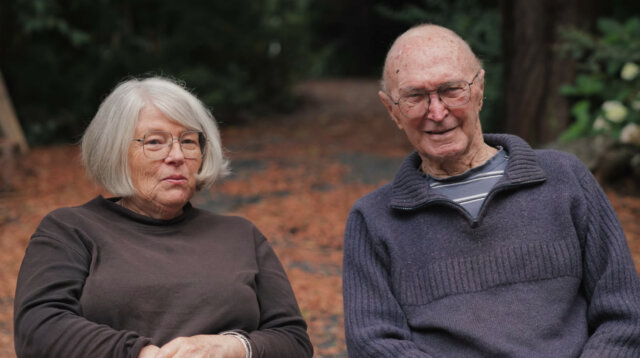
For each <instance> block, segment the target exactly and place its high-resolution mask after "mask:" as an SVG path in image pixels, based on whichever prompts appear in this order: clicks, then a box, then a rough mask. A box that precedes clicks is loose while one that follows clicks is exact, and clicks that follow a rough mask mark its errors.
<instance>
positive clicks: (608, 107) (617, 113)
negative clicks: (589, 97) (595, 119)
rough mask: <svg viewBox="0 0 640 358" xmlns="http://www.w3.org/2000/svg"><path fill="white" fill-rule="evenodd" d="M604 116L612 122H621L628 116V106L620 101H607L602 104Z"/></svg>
mask: <svg viewBox="0 0 640 358" xmlns="http://www.w3.org/2000/svg"><path fill="white" fill-rule="evenodd" d="M602 110H603V111H604V116H605V117H607V119H609V120H610V121H612V122H616V123H620V122H622V120H623V119H624V118H625V117H626V116H627V107H625V106H624V105H623V104H622V103H620V102H619V101H606V102H604V103H603V104H602Z"/></svg>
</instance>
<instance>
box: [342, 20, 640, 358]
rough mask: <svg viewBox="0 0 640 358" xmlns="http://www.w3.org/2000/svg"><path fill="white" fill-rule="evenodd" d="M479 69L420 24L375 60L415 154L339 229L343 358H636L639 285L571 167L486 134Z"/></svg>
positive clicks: (578, 167)
mask: <svg viewBox="0 0 640 358" xmlns="http://www.w3.org/2000/svg"><path fill="white" fill-rule="evenodd" d="M484 79H485V71H484V70H483V69H482V65H481V63H480V61H479V60H478V59H477V58H476V56H475V55H474V54H473V52H472V51H471V49H470V48H469V46H468V45H467V44H466V43H465V42H464V41H463V40H462V39H461V38H460V37H459V36H457V35H456V34H455V33H453V32H452V31H450V30H448V29H445V28H442V27H439V26H435V25H421V26H418V27H415V28H412V29H410V30H409V31H407V32H406V33H404V34H403V35H401V36H400V37H399V38H398V39H397V40H396V41H395V43H394V44H393V46H392V47H391V49H390V51H389V53H388V55H387V59H386V62H385V68H384V73H383V86H382V90H381V91H380V92H379V95H380V99H381V100H382V103H383V104H384V105H385V107H386V108H387V110H388V112H389V114H390V115H391V118H392V119H393V121H394V122H395V123H396V125H397V126H398V128H400V129H401V130H403V131H404V132H405V134H406V135H407V138H408V139H409V141H410V142H411V144H412V145H413V147H414V148H415V152H414V153H412V154H410V155H409V156H408V157H407V158H406V159H405V160H404V162H403V163H402V165H401V167H400V169H399V170H398V172H397V173H396V176H395V178H394V180H393V182H391V183H390V184H387V185H385V186H383V187H381V188H380V189H378V190H376V191H374V192H372V193H370V194H369V195H367V196H365V197H363V198H362V199H360V200H359V201H358V202H357V203H356V204H355V205H354V206H353V208H352V210H351V213H350V214H349V219H348V221H347V226H346V230H345V244H344V304H345V326H346V339H347V346H348V349H349V357H351V358H357V357H375V358H381V357H394V358H400V357H402V358H406V357H456V358H458V357H523V358H524V357H526V358H534V357H545V358H548V357H554V358H561V357H600V358H601V357H629V358H631V357H640V279H639V278H638V274H637V272H636V270H635V267H634V264H633V261H632V259H631V255H630V253H629V248H628V246H627V243H626V240H625V237H624V233H623V231H622V229H621V226H620V223H619V221H618V219H617V218H616V215H615V213H614V211H613V209H612V207H611V205H610V204H609V202H608V201H607V198H606V196H605V194H604V193H603V191H602V190H601V188H600V187H599V186H598V184H597V182H596V181H595V180H594V178H593V176H592V175H591V173H590V172H589V171H588V170H587V169H586V168H585V167H584V166H583V165H582V164H581V163H580V162H579V161H578V160H577V159H576V158H575V157H573V156H570V155H568V154H565V153H562V152H558V151H550V150H533V149H531V147H530V146H529V145H528V144H527V143H525V142H524V141H523V140H522V139H520V138H518V137H515V136H512V135H506V134H501V135H483V134H482V129H481V125H480V117H479V113H480V110H481V108H482V99H483V90H484Z"/></svg>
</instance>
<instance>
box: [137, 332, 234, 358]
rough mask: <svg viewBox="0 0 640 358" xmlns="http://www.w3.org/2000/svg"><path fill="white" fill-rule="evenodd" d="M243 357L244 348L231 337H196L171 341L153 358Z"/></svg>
mask: <svg viewBox="0 0 640 358" xmlns="http://www.w3.org/2000/svg"><path fill="white" fill-rule="evenodd" d="M145 348H146V347H145ZM245 356H246V352H245V349H244V346H243V345H242V343H241V342H240V340H238V339H237V338H235V337H233V336H223V335H197V336H192V337H179V338H176V339H174V340H172V341H171V342H169V343H167V344H165V345H164V346H162V347H161V348H160V350H159V351H158V353H157V354H156V355H155V358H245ZM141 357H142V356H140V357H139V358H141Z"/></svg>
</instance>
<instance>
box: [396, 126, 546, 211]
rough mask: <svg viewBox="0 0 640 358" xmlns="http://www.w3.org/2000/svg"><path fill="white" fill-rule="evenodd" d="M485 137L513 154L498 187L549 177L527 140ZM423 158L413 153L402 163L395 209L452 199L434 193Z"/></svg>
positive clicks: (504, 136) (499, 135) (512, 137)
mask: <svg viewBox="0 0 640 358" xmlns="http://www.w3.org/2000/svg"><path fill="white" fill-rule="evenodd" d="M484 140H485V142H486V143H487V144H489V145H491V146H494V147H495V146H502V147H503V148H504V149H505V151H506V152H507V154H508V155H509V163H508V164H507V168H506V169H505V173H504V177H503V178H502V179H501V180H500V181H499V182H498V183H497V184H496V188H500V187H514V186H518V185H525V184H530V183H537V182H542V181H544V180H546V174H545V172H544V171H543V170H542V168H541V167H540V165H539V164H538V160H537V158H536V153H535V152H534V151H533V149H532V148H531V146H529V144H527V143H526V142H525V141H524V140H522V139H521V138H519V137H516V136H514V135H509V134H485V135H484ZM421 163H422V159H421V158H420V156H419V155H418V153H417V152H413V153H411V154H410V155H409V156H408V157H407V158H406V159H405V160H404V161H403V163H402V165H401V166H400V169H398V172H397V173H396V176H395V178H394V179H393V182H392V183H391V201H390V205H391V207H392V208H394V209H402V210H414V209H417V208H419V207H422V206H424V205H426V204H428V203H429V202H431V201H436V200H437V201H441V200H448V199H446V198H445V197H444V196H441V195H437V194H435V193H433V191H432V190H431V188H430V187H429V185H427V183H426V181H425V178H424V176H423V175H421V174H420V172H419V170H418V168H420V164H421Z"/></svg>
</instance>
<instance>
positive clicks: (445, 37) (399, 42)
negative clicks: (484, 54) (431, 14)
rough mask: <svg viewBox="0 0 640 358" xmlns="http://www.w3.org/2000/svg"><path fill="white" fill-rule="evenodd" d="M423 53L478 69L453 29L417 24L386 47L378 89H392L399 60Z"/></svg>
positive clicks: (470, 52) (471, 53)
mask: <svg viewBox="0 0 640 358" xmlns="http://www.w3.org/2000/svg"><path fill="white" fill-rule="evenodd" d="M418 53H420V55H424V54H425V53H426V54H428V56H430V58H432V60H433V61H434V65H436V63H435V62H439V61H444V62H454V63H459V64H460V66H468V67H469V68H474V69H480V68H482V64H481V63H480V60H478V58H477V57H476V55H475V54H474V53H473V51H472V50H471V48H470V47H469V44H467V43H466V41H464V40H463V39H462V38H461V37H460V36H458V34H456V33H455V32H453V31H451V30H449V29H447V28H445V27H442V26H438V25H431V24H426V25H418V26H415V27H413V28H411V29H409V30H407V31H406V32H405V33H403V34H402V35H400V36H399V37H398V38H397V39H396V40H395V41H394V43H393V45H392V46H391V49H389V52H388V53H387V58H386V60H385V63H384V70H383V72H382V90H383V91H385V92H387V91H388V90H389V89H390V88H393V86H394V84H395V81H396V78H397V75H398V74H399V73H400V71H402V61H403V60H406V57H408V56H416V55H417V54H418Z"/></svg>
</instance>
